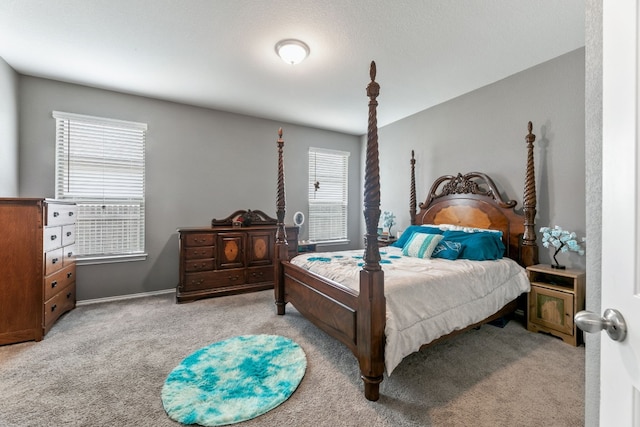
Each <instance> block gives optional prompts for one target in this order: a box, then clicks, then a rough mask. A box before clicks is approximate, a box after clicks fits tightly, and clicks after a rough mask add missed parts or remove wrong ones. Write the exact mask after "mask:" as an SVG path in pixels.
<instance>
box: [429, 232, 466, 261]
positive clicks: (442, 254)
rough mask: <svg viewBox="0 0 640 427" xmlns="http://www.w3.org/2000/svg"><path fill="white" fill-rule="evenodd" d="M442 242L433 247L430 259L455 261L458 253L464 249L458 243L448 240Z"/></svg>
mask: <svg viewBox="0 0 640 427" xmlns="http://www.w3.org/2000/svg"><path fill="white" fill-rule="evenodd" d="M442 237H443V240H441V241H440V243H438V246H436V247H435V249H434V250H433V253H432V254H431V258H442V259H449V260H452V261H453V260H456V259H458V257H459V256H460V252H462V249H463V248H464V245H463V244H462V243H460V242H452V241H448V240H444V236H442Z"/></svg>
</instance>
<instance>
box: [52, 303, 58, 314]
mask: <svg viewBox="0 0 640 427" xmlns="http://www.w3.org/2000/svg"><path fill="white" fill-rule="evenodd" d="M56 308H58V306H57V305H56V304H53V305H52V306H51V312H52V313H53V312H54V311H56Z"/></svg>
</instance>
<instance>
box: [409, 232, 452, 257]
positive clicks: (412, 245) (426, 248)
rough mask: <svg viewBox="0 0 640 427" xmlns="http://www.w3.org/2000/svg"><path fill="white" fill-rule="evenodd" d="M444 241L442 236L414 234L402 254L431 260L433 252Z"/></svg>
mask: <svg viewBox="0 0 640 427" xmlns="http://www.w3.org/2000/svg"><path fill="white" fill-rule="evenodd" d="M441 240H442V234H429V233H413V236H411V238H410V239H409V241H408V242H407V243H406V244H405V245H404V247H403V248H402V254H403V255H406V256H410V257H415V258H431V254H432V253H433V250H434V249H435V248H436V246H438V243H440V241H441Z"/></svg>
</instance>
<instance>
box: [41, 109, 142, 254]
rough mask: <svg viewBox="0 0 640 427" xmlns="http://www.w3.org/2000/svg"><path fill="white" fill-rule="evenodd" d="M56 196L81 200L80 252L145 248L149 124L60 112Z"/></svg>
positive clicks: (57, 115)
mask: <svg viewBox="0 0 640 427" xmlns="http://www.w3.org/2000/svg"><path fill="white" fill-rule="evenodd" d="M53 117H54V118H55V119H56V198H57V199H61V200H71V201H74V202H76V204H77V205H78V217H77V223H76V252H77V253H78V255H79V256H81V257H82V256H85V257H102V256H114V255H126V254H141V253H143V252H144V216H145V208H144V206H145V199H144V188H145V182H144V177H145V137H146V130H147V125H146V124H143V123H135V122H126V121H120V120H112V119H104V118H99V117H91V116H84V115H79V114H71V113H63V112H58V111H54V112H53Z"/></svg>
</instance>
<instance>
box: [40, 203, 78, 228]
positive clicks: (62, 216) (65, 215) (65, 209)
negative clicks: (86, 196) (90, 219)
mask: <svg viewBox="0 0 640 427" xmlns="http://www.w3.org/2000/svg"><path fill="white" fill-rule="evenodd" d="M76 209H77V208H76V205H67V204H62V203H47V213H46V220H47V224H46V225H64V224H73V223H75V222H76Z"/></svg>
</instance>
